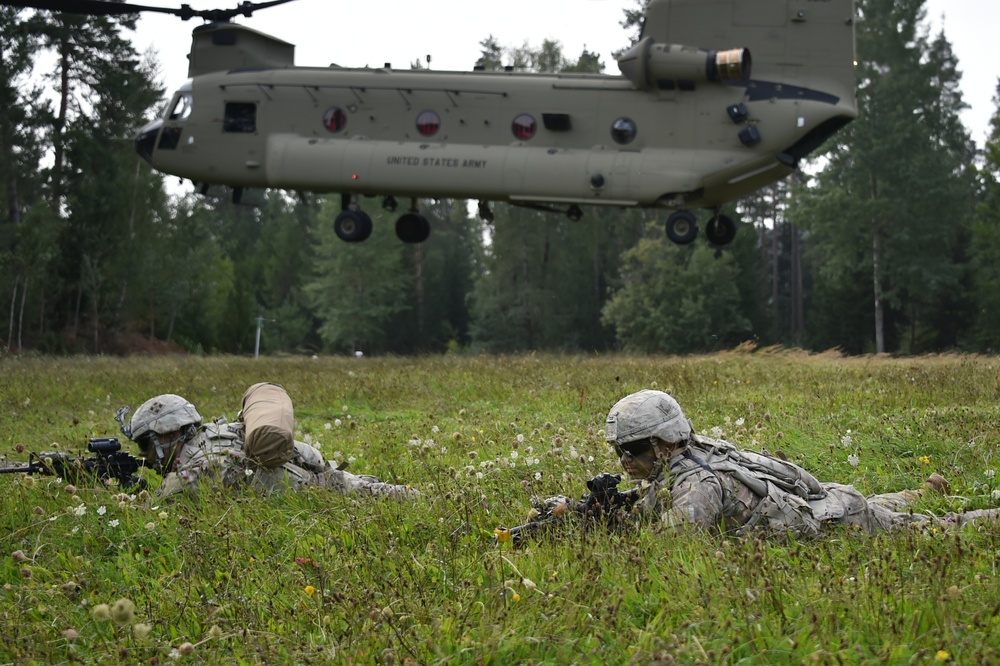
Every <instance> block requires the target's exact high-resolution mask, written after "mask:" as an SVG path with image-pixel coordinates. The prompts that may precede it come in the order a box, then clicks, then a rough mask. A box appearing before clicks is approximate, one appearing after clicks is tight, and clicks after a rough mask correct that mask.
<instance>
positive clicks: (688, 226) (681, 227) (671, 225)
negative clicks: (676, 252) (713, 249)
mask: <svg viewBox="0 0 1000 666" xmlns="http://www.w3.org/2000/svg"><path fill="white" fill-rule="evenodd" d="M697 237H698V218H697V217H695V214H694V213H692V212H691V211H689V210H678V211H675V212H673V213H671V214H670V217H668V218H667V238H669V239H670V240H672V241H673V242H675V243H677V244H678V245H687V244H688V243H690V242H691V241H693V240H694V239H695V238H697Z"/></svg>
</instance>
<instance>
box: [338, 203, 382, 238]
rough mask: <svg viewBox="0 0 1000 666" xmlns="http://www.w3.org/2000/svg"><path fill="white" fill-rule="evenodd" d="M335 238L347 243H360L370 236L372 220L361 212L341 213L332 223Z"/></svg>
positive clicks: (346, 211) (348, 211)
mask: <svg viewBox="0 0 1000 666" xmlns="http://www.w3.org/2000/svg"><path fill="white" fill-rule="evenodd" d="M333 231H334V233H336V234H337V238H339V239H340V240H342V241H347V242H348V243H360V242H361V241H363V240H366V239H367V238H368V237H369V236H371V235H372V218H370V217H368V213H366V212H364V211H363V210H345V211H341V212H340V214H339V215H337V218H336V219H335V220H334V221H333Z"/></svg>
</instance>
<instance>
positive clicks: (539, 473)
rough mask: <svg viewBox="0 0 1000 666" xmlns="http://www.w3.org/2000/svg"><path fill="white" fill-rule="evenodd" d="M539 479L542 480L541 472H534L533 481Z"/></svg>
mask: <svg viewBox="0 0 1000 666" xmlns="http://www.w3.org/2000/svg"><path fill="white" fill-rule="evenodd" d="M541 480H542V473H541V472H535V481H541Z"/></svg>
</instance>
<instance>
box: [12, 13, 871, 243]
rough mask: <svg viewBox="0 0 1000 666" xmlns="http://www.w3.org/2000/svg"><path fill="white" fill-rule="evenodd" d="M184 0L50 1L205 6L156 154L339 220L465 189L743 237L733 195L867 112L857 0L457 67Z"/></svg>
mask: <svg viewBox="0 0 1000 666" xmlns="http://www.w3.org/2000/svg"><path fill="white" fill-rule="evenodd" d="M289 1H290V0H274V1H272V2H261V3H251V2H243V3H242V4H240V5H239V6H238V7H237V8H236V9H233V10H209V11H196V10H192V9H191V8H190V7H189V6H188V5H182V7H181V8H180V9H176V10H172V9H165V8H158V7H146V6H142V5H130V4H126V3H124V2H100V1H98V0H84V1H75V2H67V1H61V0H36V1H35V2H6V3H4V4H10V5H15V6H23V7H28V6H30V7H35V8H41V9H50V10H53V11H72V12H83V13H89V14H124V13H134V12H140V11H159V12H167V13H173V14H176V15H178V16H180V17H181V18H184V19H187V18H194V17H200V18H203V19H205V20H206V21H207V23H205V24H204V25H201V26H198V27H196V28H195V29H194V31H193V33H192V43H191V51H190V54H189V56H188V58H189V68H188V76H189V77H190V79H189V80H188V81H187V82H186V83H184V84H183V85H182V86H181V88H180V89H179V90H177V91H176V92H175V93H174V95H173V97H172V99H171V100H170V102H169V104H168V105H167V107H166V109H165V111H164V113H163V115H162V117H160V118H158V119H156V120H154V121H153V122H151V123H149V124H148V125H146V126H145V127H143V128H142V129H141V130H139V132H138V134H137V135H136V138H135V148H136V151H137V152H138V154H139V155H140V156H142V158H143V159H145V160H146V161H147V162H149V163H150V164H151V165H152V166H153V168H155V169H157V170H159V171H161V172H163V173H166V174H172V175H175V176H179V177H182V178H187V179H190V180H191V181H193V182H194V183H195V184H196V186H197V187H199V188H200V189H201V191H202V192H203V193H204V192H207V191H208V187H209V186H210V185H226V186H230V187H232V188H234V190H233V192H234V197H235V198H239V197H240V196H241V193H242V191H243V188H267V187H270V188H281V189H287V190H293V191H310V192H318V193H336V194H339V195H340V197H341V212H340V213H339V214H338V215H337V217H336V219H335V222H334V230H335V232H336V234H337V235H338V236H339V237H340V238H341V239H343V240H344V241H348V242H360V241H363V240H365V239H366V238H368V237H369V235H370V234H371V231H372V220H371V217H369V215H368V214H367V213H365V212H364V210H363V209H362V201H363V199H364V198H367V197H380V198H381V205H382V206H383V207H384V208H386V209H387V210H390V211H393V210H396V209H397V208H398V206H399V200H400V199H404V200H409V205H408V206H407V207H406V209H405V212H402V213H401V215H400V216H399V218H398V220H397V222H396V234H397V236H398V237H399V238H400V239H401V240H402V241H404V242H408V243H420V242H423V241H424V240H426V239H427V238H428V235H429V234H430V224H429V222H428V220H427V218H426V217H424V216H423V215H422V214H421V213H420V208H419V201H420V200H421V199H428V198H434V199H437V198H455V199H470V200H478V201H479V212H480V215H481V216H482V217H484V218H486V219H491V218H492V213H491V211H490V208H489V204H490V202H496V201H503V202H508V203H511V204H515V205H521V206H528V207H532V208H539V209H543V210H550V211H555V212H561V213H564V214H566V215H567V216H569V217H570V218H571V219H579V218H580V217H581V216H582V214H583V212H582V208H581V206H585V205H603V206H622V207H643V208H660V209H666V210H672V212H670V214H669V215H668V216H667V218H666V224H665V227H666V234H667V236H668V237H669V238H670V239H671V240H672V241H674V242H675V243H679V244H687V243H690V242H692V241H694V240H695V238H696V237H697V234H698V231H699V230H698V219H697V216H696V215H695V213H694V212H693V210H692V209H696V208H707V209H710V210H711V211H713V214H712V217H711V219H710V221H709V222H708V224H707V226H706V229H705V234H706V236H707V238H708V239H709V240H710V241H711V242H712V243H714V244H716V245H726V244H728V243H730V242H731V241H732V240H733V237H734V235H735V233H736V225H735V223H734V222H733V220H732V219H731V218H729V217H728V216H726V215H724V214H722V212H721V209H722V206H723V204H725V203H726V202H729V201H732V200H735V199H737V198H739V197H742V196H745V195H747V194H750V193H752V192H754V191H755V190H757V189H759V188H760V187H763V186H765V185H768V184H770V183H773V182H775V181H777V180H779V179H781V178H783V177H785V176H787V175H789V174H790V173H792V172H793V171H794V170H795V169H796V168H797V166H798V164H799V162H800V160H801V159H802V158H804V157H805V156H806V155H808V154H809V153H811V152H812V151H814V150H815V149H816V148H818V147H819V146H820V145H821V144H822V143H823V142H824V141H825V140H826V139H828V138H829V137H830V136H832V135H833V134H834V133H835V132H836V131H837V130H838V129H840V128H841V127H843V126H844V125H845V124H847V123H849V122H850V121H851V120H852V119H854V118H855V117H857V102H856V97H855V85H856V83H855V62H854V58H855V55H854V17H855V12H854V2H853V0H650V2H649V4H648V6H647V8H646V11H645V17H644V22H643V27H642V32H641V34H640V38H639V41H638V42H637V43H636V44H635V45H633V46H632V47H631V48H630V49H628V50H627V51H625V52H624V53H623V54H622V55H621V56H620V57H619V59H618V67H619V70H620V72H621V74H620V75H594V74H527V73H521V72H514V71H510V69H509V68H508V71H502V72H486V71H470V72H449V71H429V70H397V69H393V68H391V67H390V66H388V65H387V66H385V67H380V68H367V67H366V68H346V67H338V66H330V67H303V66H296V65H295V58H294V51H295V47H294V45H292V44H290V43H287V42H285V41H282V40H280V39H277V38H275V37H272V36H270V35H267V34H264V33H262V32H259V31H256V30H253V29H250V28H247V27H245V26H241V25H238V24H236V23H232V22H231V19H233V18H234V17H236V16H239V15H244V16H250V14H251V13H252V12H253V11H254V10H257V9H262V8H265V7H270V6H273V5H278V4H282V3H284V2H289Z"/></svg>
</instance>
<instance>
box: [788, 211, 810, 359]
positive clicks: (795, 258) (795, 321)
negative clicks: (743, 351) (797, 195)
mask: <svg viewBox="0 0 1000 666" xmlns="http://www.w3.org/2000/svg"><path fill="white" fill-rule="evenodd" d="M789 230H790V231H791V234H792V243H791V245H792V248H791V249H792V252H791V254H792V256H791V260H792V298H791V310H792V311H791V320H792V321H791V333H792V340H793V341H794V342H795V344H796V345H801V344H802V338H803V334H804V333H805V328H806V324H805V313H804V312H803V311H804V309H805V303H804V298H803V287H802V247H801V245H800V244H799V228H798V227H797V226H796V225H795V223H794V222H793V223H791V224H789Z"/></svg>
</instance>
